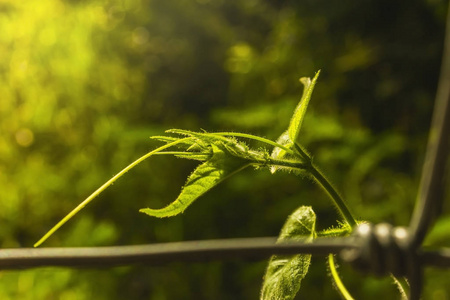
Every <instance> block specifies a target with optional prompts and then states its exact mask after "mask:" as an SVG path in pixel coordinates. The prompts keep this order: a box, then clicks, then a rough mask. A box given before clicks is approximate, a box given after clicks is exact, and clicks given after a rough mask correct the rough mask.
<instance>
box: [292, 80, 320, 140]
mask: <svg viewBox="0 0 450 300" xmlns="http://www.w3.org/2000/svg"><path fill="white" fill-rule="evenodd" d="M319 74H320V71H318V72H317V73H316V75H315V76H314V78H313V80H311V79H310V78H308V77H302V78H300V81H301V82H302V83H303V85H304V86H305V87H304V89H303V95H302V98H301V99H300V102H299V104H298V105H297V107H296V108H295V112H294V115H293V116H292V119H291V122H290V124H289V128H288V133H289V139H290V140H291V141H292V142H298V141H297V139H298V134H299V133H300V129H301V127H302V123H303V119H304V118H305V114H306V109H307V108H308V104H309V100H310V99H311V95H312V92H313V90H314V86H315V85H316V81H317V78H318V77H319Z"/></svg>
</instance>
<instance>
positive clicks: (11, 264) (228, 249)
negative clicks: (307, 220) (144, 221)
mask: <svg viewBox="0 0 450 300" xmlns="http://www.w3.org/2000/svg"><path fill="white" fill-rule="evenodd" d="M444 44H445V45H444V55H443V63H442V70H441V75H440V79H439V84H438V91H437V95H436V102H435V107H434V112H433V119H432V125H431V129H430V134H429V140H428V146H427V152H426V157H425V163H424V167H423V171H422V178H421V181H420V187H419V194H418V197H417V200H416V206H415V208H414V212H413V215H412V218H411V223H410V225H409V227H408V228H405V227H393V226H391V225H389V224H377V225H371V224H367V223H364V224H361V225H359V226H358V227H357V228H356V229H355V231H354V233H353V234H352V235H351V236H349V237H343V238H318V239H316V240H314V241H312V242H308V243H305V242H301V241H300V242H298V241H297V242H283V243H277V242H276V238H275V237H269V238H244V239H226V240H206V241H186V242H176V243H165V244H150V245H137V246H114V247H77V248H38V249H36V248H18V249H1V250H0V269H3V270H7V269H25V268H34V267H44V266H60V267H112V266H119V265H128V264H138V263H139V264H154V265H155V264H156V265H158V264H165V263H169V262H175V261H178V262H180V261H181V262H189V261H195V262H199V261H210V260H224V259H236V258H240V259H261V258H266V257H268V256H270V255H273V254H299V253H310V254H313V255H327V254H330V253H335V254H340V255H341V257H342V258H343V260H344V261H346V262H348V263H350V264H352V265H353V266H354V267H355V268H357V269H359V270H361V271H365V272H370V273H373V274H376V275H385V274H388V273H391V274H394V275H395V276H404V277H406V278H407V279H408V281H409V283H410V288H411V289H410V295H409V298H410V300H418V299H419V298H420V295H421V289H422V286H423V280H422V277H423V268H424V267H427V266H432V267H438V268H450V249H448V248H443V249H438V250H433V251H427V250H424V249H422V248H421V244H422V242H423V240H424V238H425V236H426V234H427V232H428V230H429V228H430V226H431V225H432V223H433V222H434V220H435V219H436V218H437V217H438V216H439V214H440V210H441V206H442V203H443V199H444V192H445V185H444V177H445V175H446V174H445V171H446V170H445V166H446V165H447V163H446V162H447V159H448V156H449V139H450V102H449V98H450V6H449V13H448V16H447V28H446V35H445V42H444Z"/></svg>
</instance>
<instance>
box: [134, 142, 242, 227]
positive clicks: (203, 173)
mask: <svg viewBox="0 0 450 300" xmlns="http://www.w3.org/2000/svg"><path fill="white" fill-rule="evenodd" d="M211 147H212V151H213V155H212V157H211V158H210V159H209V160H207V161H206V162H204V163H203V164H201V165H200V166H198V167H197V168H196V169H195V170H194V172H193V173H192V174H191V175H190V176H189V178H188V180H187V182H186V184H185V185H184V187H183V189H182V190H181V193H180V195H179V196H178V198H177V199H176V200H175V201H174V202H172V203H171V204H169V205H168V206H166V207H164V208H161V209H150V208H143V209H141V210H139V211H140V212H143V213H146V214H148V215H150V216H154V217H158V218H164V217H171V216H175V215H178V214H180V213H182V212H183V211H184V210H185V209H186V208H187V207H188V206H189V205H191V204H192V202H194V201H195V200H196V199H197V198H198V197H200V196H201V195H203V194H204V193H206V192H207V191H209V190H210V189H211V188H213V187H214V186H216V185H217V184H219V183H220V182H222V181H223V180H225V179H226V178H228V177H229V176H231V175H233V174H235V173H236V172H238V171H240V170H242V169H244V168H245V167H247V166H248V165H249V163H248V161H246V160H243V159H240V158H237V157H234V156H231V155H229V154H228V153H225V151H224V150H225V149H224V148H223V147H221V145H220V144H219V145H216V144H211Z"/></svg>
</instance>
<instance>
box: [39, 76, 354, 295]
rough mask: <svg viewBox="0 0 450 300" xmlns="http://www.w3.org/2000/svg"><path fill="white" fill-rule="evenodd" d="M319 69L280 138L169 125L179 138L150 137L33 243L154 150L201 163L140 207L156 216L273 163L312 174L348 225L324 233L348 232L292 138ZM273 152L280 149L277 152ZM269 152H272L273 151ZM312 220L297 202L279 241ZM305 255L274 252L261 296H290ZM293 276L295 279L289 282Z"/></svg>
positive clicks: (307, 228)
mask: <svg viewBox="0 0 450 300" xmlns="http://www.w3.org/2000/svg"><path fill="white" fill-rule="evenodd" d="M318 74H319V73H317V74H316V76H315V78H314V79H313V81H312V82H311V80H310V79H309V78H303V79H302V81H303V82H304V84H305V90H304V93H303V96H302V98H301V100H300V103H299V105H297V108H296V109H295V111H294V114H293V117H292V119H291V122H290V124H289V128H288V130H287V131H286V133H284V134H283V135H282V138H281V139H282V143H279V142H273V141H270V140H267V139H265V138H262V137H258V136H253V135H249V134H244V133H206V132H192V131H187V130H180V129H172V130H168V131H167V132H168V133H174V134H178V135H181V136H182V137H181V138H174V137H171V136H155V137H153V138H154V139H157V140H160V141H163V142H166V145H164V146H161V147H159V148H157V149H155V150H153V151H151V152H149V153H147V154H146V155H144V156H142V157H141V158H139V159H138V160H136V161H135V162H133V163H131V164H130V165H128V166H127V167H126V168H125V169H123V170H122V171H121V172H119V173H118V174H117V175H115V176H114V177H113V178H111V179H110V180H109V181H107V182H106V183H105V184H103V185H102V186H101V187H100V188H99V189H97V190H96V191H95V192H94V193H93V194H92V195H91V196H89V197H88V198H87V199H86V200H84V201H83V202H82V203H81V204H80V205H79V206H78V207H77V208H75V209H74V210H73V211H72V212H70V213H69V214H68V215H67V216H66V217H65V218H63V219H62V220H61V221H60V222H59V223H58V224H56V225H55V226H54V227H53V228H52V229H51V230H50V231H49V232H47V233H46V234H45V235H44V237H43V238H41V239H40V240H39V241H38V242H37V243H36V244H35V246H39V245H40V244H41V243H42V242H44V241H45V240H46V239H47V238H48V237H49V236H51V235H52V234H53V233H54V232H55V231H56V230H57V229H58V228H60V227H61V226H62V225H63V224H64V223H65V222H67V221H68V220H69V219H70V218H72V217H73V216H74V215H75V214H76V213H78V212H79V211H80V210H81V209H82V208H83V207H84V206H86V205H87V204H88V203H90V202H91V201H92V200H93V199H94V198H95V197H97V196H98V195H99V194H100V193H101V192H103V191H104V190H105V189H106V188H107V187H109V186H110V185H111V184H113V183H114V182H115V181H116V180H117V179H118V178H120V177H121V176H122V175H123V174H125V173H126V172H128V171H129V170H130V169H131V168H134V167H135V166H136V165H137V164H139V163H140V162H142V161H143V160H145V159H147V158H149V157H151V156H153V155H156V154H159V155H161V154H166V155H167V154H169V155H175V156H177V157H181V158H189V159H195V160H200V161H205V162H204V163H202V164H200V166H198V167H197V168H196V169H195V170H194V172H193V173H192V174H191V175H190V176H189V177H188V179H187V182H186V184H185V185H184V187H183V188H182V190H181V193H180V194H179V196H178V198H177V199H176V200H175V201H174V202H172V203H171V204H169V205H168V206H166V207H164V208H162V209H150V208H145V209H141V210H140V212H143V213H146V214H148V215H150V216H154V217H159V218H164V217H172V216H176V215H178V214H180V213H182V212H184V210H185V209H186V208H187V207H188V206H190V205H191V204H192V203H193V202H194V201H195V200H196V199H197V198H199V197H200V196H202V195H203V194H204V193H206V192H207V191H209V190H210V189H211V188H213V187H214V186H216V185H217V184H219V183H220V182H222V181H223V180H225V179H226V178H228V177H230V176H231V175H234V174H235V173H237V172H238V171H240V170H242V169H244V168H246V167H247V166H250V165H253V166H255V167H256V168H260V167H269V168H271V169H272V170H274V168H279V167H281V168H282V169H286V170H289V171H294V172H295V173H297V174H298V173H299V172H300V171H305V172H308V173H309V174H310V176H311V177H312V178H314V179H315V180H316V181H317V183H318V184H319V185H320V186H321V187H322V188H323V189H324V190H325V191H326V193H327V194H328V195H329V196H330V199H331V200H332V202H333V203H334V205H335V206H336V207H337V208H338V210H339V211H340V212H341V213H342V215H343V217H344V219H345V221H346V222H347V226H345V225H344V226H341V227H342V228H338V229H328V230H327V231H326V233H325V235H334V236H340V235H343V234H347V233H348V231H350V230H351V227H352V226H355V225H356V221H355V219H354V217H353V216H352V215H351V214H350V212H349V210H348V208H347V206H346V204H345V202H344V201H343V200H342V199H341V197H340V196H339V194H338V193H337V192H336V190H335V189H334V187H333V186H332V185H331V184H330V182H329V181H328V180H327V179H326V178H325V177H324V176H323V174H322V173H321V172H320V171H319V170H318V169H317V168H316V167H315V166H314V165H313V163H312V158H311V156H310V155H309V154H308V153H307V152H306V151H305V150H304V149H303V148H302V147H301V146H300V145H299V144H298V143H297V142H296V141H297V139H298V134H299V132H300V128H301V125H302V123H303V119H304V117H305V113H306V109H307V104H308V103H309V100H310V98H311V95H312V90H313V88H314V85H315V83H316V80H317V77H318ZM227 136H231V137H227ZM237 136H241V137H246V138H249V139H252V140H256V141H260V142H263V143H265V144H268V145H272V146H274V149H275V150H274V151H273V152H272V156H269V155H268V151H267V150H259V151H255V150H252V149H250V148H249V147H248V146H247V145H246V144H244V143H243V142H239V141H238V140H237V139H235V138H234V137H237ZM279 140H280V139H279ZM171 147H177V148H180V149H181V150H184V151H164V150H165V149H168V148H171ZM276 151H279V152H278V153H277V152H276ZM280 151H283V152H280ZM274 153H275V154H276V155H274ZM281 153H283V154H281ZM286 153H289V154H291V155H290V156H289V157H285V155H284V154H286ZM272 173H273V172H272ZM315 221H316V215H315V214H314V212H313V210H312V208H311V207H306V206H302V207H301V208H299V209H298V210H297V211H296V212H294V213H293V214H292V215H291V216H290V217H289V218H288V220H287V222H286V224H285V226H284V227H283V229H282V231H281V235H280V239H279V241H283V240H286V239H298V238H301V239H304V238H305V236H306V237H311V238H313V237H314V236H315V235H316V232H315V224H316V223H315ZM343 229H344V230H343ZM310 259H311V256H310V255H296V256H293V257H290V258H286V257H273V258H272V259H271V261H270V263H269V267H268V269H267V272H266V276H265V281H264V284H263V289H262V293H261V298H262V299H293V297H295V295H296V294H297V292H298V290H299V289H300V282H301V280H302V279H303V278H304V277H305V276H306V274H307V272H308V268H309V263H310ZM330 268H331V270H332V276H333V278H334V280H335V282H336V285H337V287H338V289H339V291H340V292H341V294H342V295H343V296H344V297H345V298H346V299H350V298H351V296H347V295H349V293H348V292H347V290H346V288H345V287H344V285H343V284H342V282H341V281H340V279H339V277H338V274H337V271H336V268H335V267H334V261H333V258H332V257H331V256H330ZM293 281H294V282H295V283H292V282H293Z"/></svg>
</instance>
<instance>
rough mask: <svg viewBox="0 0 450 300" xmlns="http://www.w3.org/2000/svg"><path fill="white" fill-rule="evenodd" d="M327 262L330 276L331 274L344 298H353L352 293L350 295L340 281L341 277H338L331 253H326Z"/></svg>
mask: <svg viewBox="0 0 450 300" xmlns="http://www.w3.org/2000/svg"><path fill="white" fill-rule="evenodd" d="M328 264H329V266H330V271H331V276H333V280H334V283H335V284H336V287H337V289H338V290H339V292H340V293H341V295H342V297H344V299H345V300H354V298H353V297H352V295H350V293H349V292H348V290H347V289H346V288H345V285H344V284H343V283H342V281H341V278H340V277H339V274H338V272H337V270H336V265H335V263H334V255H333V254H329V255H328Z"/></svg>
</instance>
